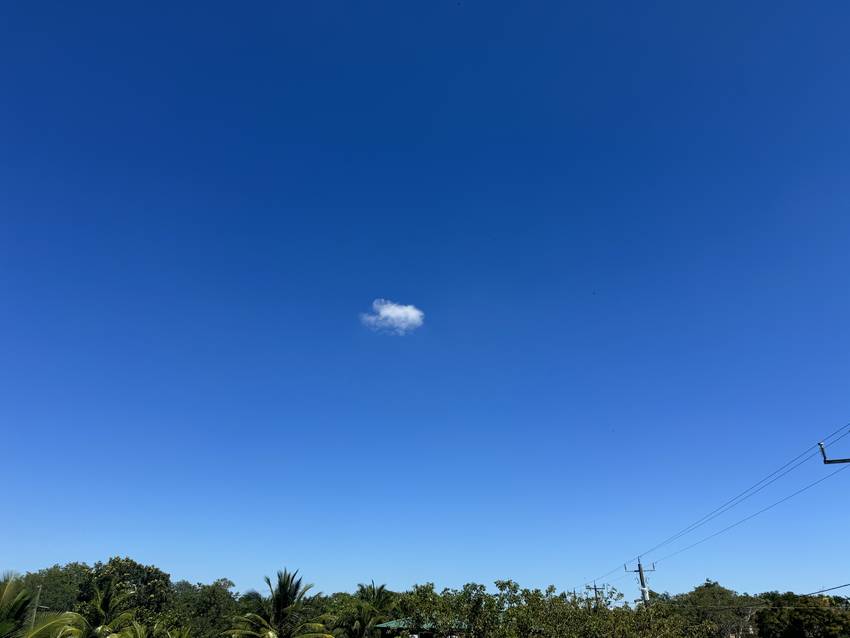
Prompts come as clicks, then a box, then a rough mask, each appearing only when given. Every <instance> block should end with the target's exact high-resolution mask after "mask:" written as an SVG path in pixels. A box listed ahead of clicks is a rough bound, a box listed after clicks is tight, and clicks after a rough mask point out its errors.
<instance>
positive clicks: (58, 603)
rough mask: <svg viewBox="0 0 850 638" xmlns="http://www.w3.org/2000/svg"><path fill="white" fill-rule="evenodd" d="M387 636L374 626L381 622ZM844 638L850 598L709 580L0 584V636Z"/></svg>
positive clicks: (78, 573)
mask: <svg viewBox="0 0 850 638" xmlns="http://www.w3.org/2000/svg"><path fill="white" fill-rule="evenodd" d="M389 621H393V622H391V623H390V626H389V627H379V625H381V624H382V623H386V622H389ZM416 634H418V635H420V636H422V637H423V638H425V636H433V637H436V638H442V637H449V636H451V637H459V638H608V637H611V638H666V637H669V638H731V637H733V636H734V637H735V638H742V637H744V636H753V637H755V636H758V637H759V638H846V637H847V636H850V599H847V598H843V597H840V596H816V597H815V596H799V595H795V594H791V593H786V594H779V593H776V592H772V593H766V594H761V595H758V596H749V595H739V594H736V593H735V592H733V591H731V590H728V589H726V588H724V587H721V586H720V585H719V584H717V583H714V582H710V581H709V582H706V583H704V584H702V585H700V586H698V587H696V588H695V589H694V590H693V591H691V592H689V593H687V594H681V595H676V596H670V595H667V594H655V593H653V595H652V602H651V604H650V605H649V606H648V607H644V606H643V605H636V606H630V605H628V604H626V603H624V602H623V596H622V595H621V594H620V593H619V592H617V591H616V590H614V589H611V588H605V589H604V590H600V592H599V593H598V595H596V594H594V592H593V591H590V590H589V591H586V592H579V593H572V592H569V593H563V592H557V591H555V589H554V588H551V587H550V588H549V589H546V590H539V589H523V588H521V587H520V586H519V585H517V584H516V583H514V582H513V581H498V582H496V583H495V588H494V589H492V590H489V591H488V590H487V589H486V588H485V587H484V586H483V585H478V584H468V585H465V586H464V587H462V588H461V589H446V590H443V591H437V590H436V589H435V588H434V586H433V585H431V584H426V585H417V586H414V587H413V588H412V589H410V590H409V591H405V592H392V591H389V590H387V589H386V587H384V586H383V585H376V584H375V583H374V582H370V583H368V584H361V585H359V586H358V587H357V590H356V591H355V592H354V593H336V594H322V593H318V592H316V591H315V590H314V589H313V586H312V585H310V584H308V583H306V582H304V581H303V579H302V578H301V576H300V575H299V574H298V572H289V571H287V570H283V571H279V572H277V574H276V576H275V577H273V578H269V577H266V590H265V591H262V592H256V591H249V592H245V593H239V592H236V591H234V585H233V583H232V582H231V581H229V580H227V579H226V578H222V579H219V580H216V581H214V582H212V583H209V584H204V583H197V584H193V583H189V582H187V581H177V582H172V580H171V578H170V576H169V575H168V574H166V573H165V572H163V571H162V570H160V569H158V568H156V567H154V566H151V565H142V564H140V563H137V562H135V561H133V560H131V559H129V558H112V559H111V560H109V561H108V562H106V563H96V564H94V565H92V566H89V565H86V564H84V563H69V564H67V565H62V566H60V565H54V566H53V567H48V568H47V569H42V570H41V571H38V572H32V573H28V574H25V575H23V576H17V575H13V574H5V575H3V576H0V638H378V637H379V636H386V637H388V638H393V637H399V638H404V637H406V636H412V635H416Z"/></svg>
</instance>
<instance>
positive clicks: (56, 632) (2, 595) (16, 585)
mask: <svg viewBox="0 0 850 638" xmlns="http://www.w3.org/2000/svg"><path fill="white" fill-rule="evenodd" d="M76 619H77V614H74V613H71V612H64V613H59V612H42V611H38V609H36V607H35V603H34V601H33V599H32V596H31V595H30V593H29V591H28V590H27V589H26V587H24V585H23V581H22V580H21V578H20V577H19V576H17V575H15V574H13V573H11V572H7V573H5V574H3V575H2V576H0V638H66V637H67V636H70V635H71V634H70V633H69V632H68V629H69V628H70V627H71V626H73V625H74V623H75V622H76Z"/></svg>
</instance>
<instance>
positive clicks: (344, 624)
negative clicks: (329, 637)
mask: <svg viewBox="0 0 850 638" xmlns="http://www.w3.org/2000/svg"><path fill="white" fill-rule="evenodd" d="M381 620H382V618H381V616H380V614H379V612H378V610H376V609H375V608H374V607H372V605H370V604H369V603H367V602H365V601H358V602H357V604H356V605H355V606H354V608H353V609H351V610H350V611H349V612H348V613H346V614H345V615H343V616H342V617H341V618H340V619H339V620H338V621H337V623H336V626H335V628H334V635H335V636H336V638H371V637H372V636H375V635H376V634H377V629H376V625H377V624H378V623H379V622H381Z"/></svg>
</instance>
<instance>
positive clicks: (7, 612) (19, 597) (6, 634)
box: [0, 572, 32, 638]
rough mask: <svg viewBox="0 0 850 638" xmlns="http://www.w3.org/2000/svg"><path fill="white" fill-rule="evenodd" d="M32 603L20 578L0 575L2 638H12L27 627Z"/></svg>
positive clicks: (0, 632) (13, 575)
mask: <svg viewBox="0 0 850 638" xmlns="http://www.w3.org/2000/svg"><path fill="white" fill-rule="evenodd" d="M31 602H32V596H31V595H30V593H29V591H27V589H26V588H25V587H24V585H23V582H22V581H21V579H20V577H19V576H17V575H16V574H13V573H12V572H6V573H4V574H2V575H0V638H12V637H13V636H15V635H17V634H18V633H19V632H20V631H21V630H22V629H23V628H24V627H25V626H26V624H27V620H29V618H30V616H29V611H30V603H31Z"/></svg>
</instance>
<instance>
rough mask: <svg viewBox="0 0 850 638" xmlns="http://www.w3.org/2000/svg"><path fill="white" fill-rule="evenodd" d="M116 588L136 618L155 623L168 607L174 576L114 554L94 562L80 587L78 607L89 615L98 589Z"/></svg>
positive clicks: (147, 623) (116, 594)
mask: <svg viewBox="0 0 850 638" xmlns="http://www.w3.org/2000/svg"><path fill="white" fill-rule="evenodd" d="M108 588H112V589H114V591H113V596H114V597H116V598H120V600H121V601H122V602H121V605H122V607H123V608H125V609H132V610H133V615H134V618H135V619H136V620H137V621H139V622H140V623H142V624H145V625H150V626H153V625H154V624H156V621H157V620H158V619H159V616H160V615H161V614H162V613H163V612H164V611H165V610H166V608H167V607H168V605H169V602H170V597H171V577H170V576H169V575H168V574H166V573H165V572H163V571H162V570H161V569H158V568H157V567H154V566H152V565H142V564H141V563H137V562H136V561H134V560H132V559H130V558H120V557H117V556H116V557H114V558H111V559H109V561H108V562H106V563H95V564H94V566H93V567H92V569H91V572H90V574H89V577H88V579H87V580H86V582H85V583H83V585H82V586H81V588H80V603H79V604H78V610H79V611H80V612H81V613H82V614H83V615H84V616H86V617H87V618H88V616H89V615H90V614H91V610H90V606H91V605H92V604H93V602H94V598H95V592H97V591H105V590H106V589H108Z"/></svg>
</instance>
